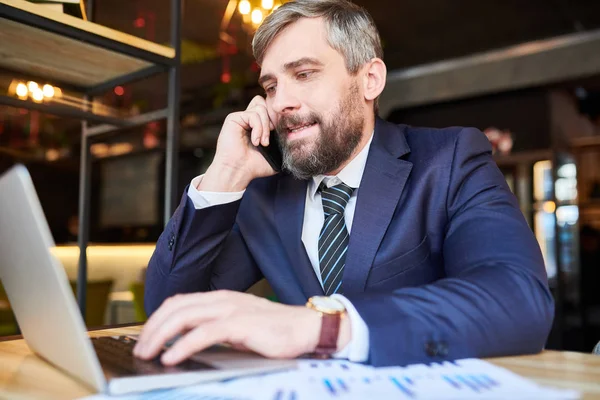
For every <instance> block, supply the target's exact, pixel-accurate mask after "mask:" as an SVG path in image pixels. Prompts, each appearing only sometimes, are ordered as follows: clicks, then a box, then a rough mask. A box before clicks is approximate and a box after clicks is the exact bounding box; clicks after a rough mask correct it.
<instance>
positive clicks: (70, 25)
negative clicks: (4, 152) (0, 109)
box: [0, 0, 182, 315]
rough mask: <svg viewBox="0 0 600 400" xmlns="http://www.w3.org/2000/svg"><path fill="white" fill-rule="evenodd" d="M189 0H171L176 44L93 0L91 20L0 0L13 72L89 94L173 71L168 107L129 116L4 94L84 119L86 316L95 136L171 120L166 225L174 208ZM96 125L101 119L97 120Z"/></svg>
mask: <svg viewBox="0 0 600 400" xmlns="http://www.w3.org/2000/svg"><path fill="white" fill-rule="evenodd" d="M181 3H182V2H181V0H171V46H170V47H168V46H162V45H159V44H157V43H154V42H150V41H148V40H144V39H141V38H138V37H135V36H132V35H128V34H125V33H122V32H119V31H116V30H113V29H110V28H107V27H105V26H102V25H98V24H95V23H93V22H91V21H92V20H93V14H92V11H93V0H87V1H86V8H87V15H88V18H89V19H90V20H89V21H84V20H81V19H78V18H75V17H72V16H70V15H66V14H63V13H59V12H55V11H51V10H48V9H46V8H43V7H40V6H38V5H36V4H33V3H29V2H27V1H25V0H0V67H2V68H4V69H6V70H8V71H11V72H14V73H15V74H18V75H25V76H28V77H30V79H32V80H41V81H44V82H48V83H50V84H53V85H57V86H59V87H61V88H63V89H68V90H74V91H78V92H81V93H83V94H84V95H85V99H86V100H88V99H89V98H92V97H93V96H94V95H98V94H100V93H103V92H105V91H106V90H109V89H111V88H113V87H114V86H117V85H123V84H126V83H130V82H133V81H136V80H140V79H143V78H146V77H149V76H152V75H154V74H157V73H161V72H168V74H169V83H168V102H167V107H166V108H164V109H161V110H156V111H152V112H148V113H145V114H142V115H137V116H134V117H129V118H116V117H113V116H106V115H101V114H97V113H94V112H92V111H91V110H89V109H86V108H76V107H70V106H64V105H59V104H53V103H34V102H32V101H29V100H20V99H18V98H15V97H10V96H7V95H0V105H7V106H11V107H19V108H27V109H32V110H37V111H40V112H44V113H48V114H54V115H57V116H64V117H69V118H76V119H80V120H81V121H82V129H81V163H80V187H79V239H78V245H79V250H80V254H79V270H78V277H77V298H78V302H79V308H80V310H81V312H82V314H83V315H85V303H86V284H85V283H86V282H87V246H88V241H89V218H90V193H91V154H90V144H91V141H92V140H94V139H96V138H98V137H101V136H102V135H105V134H108V133H114V132H117V131H118V130H120V129H123V128H125V127H134V126H140V125H144V124H146V123H148V122H151V121H156V120H160V119H166V120H167V142H166V150H165V153H166V155H165V156H166V162H165V175H166V176H165V193H164V198H165V207H164V220H165V223H166V221H168V219H169V218H170V216H171V214H172V212H173V211H174V205H175V204H176V202H175V197H174V196H175V192H174V191H175V189H176V186H175V185H176V182H177V168H176V167H177V150H178V139H179V103H180V99H179V97H180V65H181V19H182V5H181ZM89 123H96V125H94V126H89V125H88V124H89Z"/></svg>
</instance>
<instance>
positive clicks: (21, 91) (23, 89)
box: [16, 83, 29, 97]
mask: <svg viewBox="0 0 600 400" xmlns="http://www.w3.org/2000/svg"><path fill="white" fill-rule="evenodd" d="M16 93H17V96H19V97H27V93H29V90H28V89H27V85H26V84H24V83H19V84H18V85H17V90H16Z"/></svg>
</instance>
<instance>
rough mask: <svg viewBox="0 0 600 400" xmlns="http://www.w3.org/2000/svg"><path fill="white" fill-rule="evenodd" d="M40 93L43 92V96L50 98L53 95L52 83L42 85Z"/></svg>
mask: <svg viewBox="0 0 600 400" xmlns="http://www.w3.org/2000/svg"><path fill="white" fill-rule="evenodd" d="M42 93H44V97H48V98H49V99H50V98H52V97H54V88H53V87H52V85H44V87H43V88H42Z"/></svg>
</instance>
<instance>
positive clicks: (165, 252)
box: [144, 188, 262, 315]
mask: <svg viewBox="0 0 600 400" xmlns="http://www.w3.org/2000/svg"><path fill="white" fill-rule="evenodd" d="M187 192H188V189H187V188H186V190H185V194H184V195H183V198H182V199H181V203H180V204H179V207H177V210H175V213H174V214H173V216H172V217H171V219H170V220H169V223H168V224H167V226H166V227H165V230H164V231H163V233H162V234H161V235H160V237H159V239H158V242H157V243H156V249H155V250H154V254H153V255H152V258H151V259H150V262H149V264H148V271H147V273H146V283H145V293H144V308H145V310H146V313H147V314H148V315H150V314H152V313H153V312H154V311H155V310H156V309H157V308H158V307H159V306H160V305H161V304H162V302H163V301H164V300H165V299H166V298H167V297H170V296H173V295H175V294H178V293H192V292H199V291H203V292H204V291H209V290H217V289H229V290H238V291H245V290H247V289H248V288H249V287H250V286H252V285H253V284H254V283H256V282H257V281H259V280H260V279H261V278H262V274H261V272H260V270H259V269H258V267H257V265H256V263H255V262H254V260H253V258H252V255H251V254H250V252H249V251H248V248H247V247H246V243H245V242H244V239H243V237H242V235H241V233H240V231H239V229H238V226H237V224H236V222H235V221H236V216H237V213H238V209H239V207H240V203H241V200H238V201H234V202H231V203H226V204H221V205H215V206H211V207H207V208H202V209H199V210H197V209H196V208H195V207H194V203H193V201H192V200H191V199H190V198H189V196H188V194H187Z"/></svg>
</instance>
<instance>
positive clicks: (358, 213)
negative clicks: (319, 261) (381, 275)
mask: <svg viewBox="0 0 600 400" xmlns="http://www.w3.org/2000/svg"><path fill="white" fill-rule="evenodd" d="M409 152H410V149H409V147H408V144H407V142H406V138H405V136H404V132H403V131H402V128H401V127H399V126H397V125H393V124H390V123H387V122H385V121H383V120H380V119H378V120H377V122H376V126H375V133H374V137H373V141H372V143H371V148H370V149H369V156H368V158H367V163H366V165H365V171H364V173H363V177H362V180H361V184H360V187H359V189H358V197H357V200H356V209H355V212H354V219H353V222H352V230H351V232H350V242H349V245H348V254H347V256H346V267H345V270H344V278H343V281H342V282H343V283H342V287H343V293H360V292H363V291H364V288H365V284H366V281H367V277H368V275H369V271H370V269H371V266H372V264H373V260H374V258H375V254H376V253H377V249H378V248H379V244H380V243H381V240H382V239H383V236H384V234H385V232H386V230H387V228H388V226H389V224H390V222H391V220H392V217H393V215H394V211H395V209H396V206H397V205H398V201H399V200H400V196H401V195H402V191H403V190H404V186H405V184H406V181H407V179H408V177H409V175H410V171H411V169H412V163H410V162H408V161H405V160H402V159H399V157H401V156H402V155H405V154H407V153H409Z"/></svg>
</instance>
